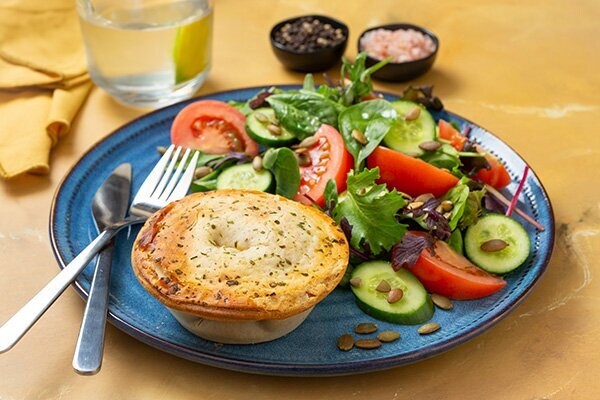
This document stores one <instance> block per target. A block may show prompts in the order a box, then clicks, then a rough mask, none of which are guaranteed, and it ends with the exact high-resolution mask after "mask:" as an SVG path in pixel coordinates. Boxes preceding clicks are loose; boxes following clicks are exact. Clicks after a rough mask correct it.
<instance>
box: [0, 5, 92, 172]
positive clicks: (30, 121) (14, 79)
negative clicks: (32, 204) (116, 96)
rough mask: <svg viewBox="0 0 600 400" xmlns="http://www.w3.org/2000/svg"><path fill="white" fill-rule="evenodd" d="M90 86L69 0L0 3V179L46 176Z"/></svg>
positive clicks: (78, 31) (75, 14) (72, 6)
mask: <svg viewBox="0 0 600 400" xmlns="http://www.w3.org/2000/svg"><path fill="white" fill-rule="evenodd" d="M90 88H91V82H90V80H89V76H88V75H87V73H86V65H85V55H84V51H83V42H82V40H81V34H80V30H79V23H78V20H77V12H76V10H75V1H73V0H2V1H1V2H0V177H3V178H11V177H13V176H15V175H19V174H21V173H24V172H29V173H37V174H45V173H48V172H49V170H50V166H49V163H48V161H49V155H50V150H51V148H52V146H54V145H55V144H56V143H57V142H58V140H59V139H60V137H62V136H63V135H65V134H66V133H67V132H68V131H69V129H70V126H71V121H72V120H73V118H74V117H75V115H76V114H77V111H78V110H79V108H80V107H81V105H82V104H83V102H84V101H85V98H86V96H87V94H88V92H89V90H90Z"/></svg>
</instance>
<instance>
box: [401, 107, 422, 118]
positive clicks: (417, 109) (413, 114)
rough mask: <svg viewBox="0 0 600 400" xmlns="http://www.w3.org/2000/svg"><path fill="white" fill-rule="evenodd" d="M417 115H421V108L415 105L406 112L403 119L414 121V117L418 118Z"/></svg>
mask: <svg viewBox="0 0 600 400" xmlns="http://www.w3.org/2000/svg"><path fill="white" fill-rule="evenodd" d="M419 115H421V108H420V107H415V108H413V109H412V110H410V111H409V112H407V113H406V115H405V116H404V120H405V121H414V120H415V119H417V118H419Z"/></svg>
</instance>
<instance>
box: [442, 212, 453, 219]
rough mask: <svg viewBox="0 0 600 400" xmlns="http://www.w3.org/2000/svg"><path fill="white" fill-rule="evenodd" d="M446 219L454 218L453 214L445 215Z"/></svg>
mask: <svg viewBox="0 0 600 400" xmlns="http://www.w3.org/2000/svg"><path fill="white" fill-rule="evenodd" d="M444 218H446V219H450V218H452V213H451V212H447V213H444Z"/></svg>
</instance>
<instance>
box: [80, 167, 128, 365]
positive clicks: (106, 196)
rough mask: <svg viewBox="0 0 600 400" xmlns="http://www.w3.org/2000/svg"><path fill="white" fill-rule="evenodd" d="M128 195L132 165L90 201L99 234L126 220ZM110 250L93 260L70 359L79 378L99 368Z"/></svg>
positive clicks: (120, 170) (116, 173) (113, 176)
mask: <svg viewBox="0 0 600 400" xmlns="http://www.w3.org/2000/svg"><path fill="white" fill-rule="evenodd" d="M130 193H131V165H130V164H127V163H126V164H121V165H120V166H119V167H117V168H116V169H115V170H114V171H113V172H112V173H111V174H110V176H109V177H108V178H107V179H106V180H105V181H104V183H103V184H102V185H101V186H100V188H99V189H98V191H97V192H96V194H95V196H94V199H93V201H92V216H93V219H94V223H95V225H96V228H97V229H98V231H99V232H102V231H103V230H104V229H105V228H106V227H107V226H109V225H111V224H113V223H115V222H117V221H120V220H122V219H123V218H125V216H126V214H127V209H128V206H129V196H130ZM113 250H114V245H113V243H112V242H111V243H109V244H108V245H107V246H106V247H105V248H104V249H103V250H102V251H101V252H100V253H99V254H98V257H97V258H96V264H95V269H94V277H93V280H92V284H91V286H90V292H89V296H88V301H87V304H86V307H85V311H84V314H83V321H82V322H81V328H80V330H79V337H78V339H77V345H76V347H75V354H74V356H73V368H74V369H75V371H76V372H77V373H79V374H81V375H94V374H96V373H98V371H100V368H101V366H102V355H103V352H104V330H105V326H106V314H107V310H108V293H109V289H110V270H111V265H112V255H113Z"/></svg>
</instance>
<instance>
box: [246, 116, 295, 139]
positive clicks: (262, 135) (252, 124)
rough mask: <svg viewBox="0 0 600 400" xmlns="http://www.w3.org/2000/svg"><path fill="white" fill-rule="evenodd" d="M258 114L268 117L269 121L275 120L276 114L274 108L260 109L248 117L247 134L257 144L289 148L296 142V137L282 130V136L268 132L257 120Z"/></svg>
mask: <svg viewBox="0 0 600 400" xmlns="http://www.w3.org/2000/svg"><path fill="white" fill-rule="evenodd" d="M256 113H262V114H263V115H265V116H267V117H268V118H269V119H271V120H274V119H275V112H274V111H273V109H272V108H259V109H256V110H254V111H252V112H251V113H250V115H248V116H247V117H246V132H247V133H248V136H250V138H252V140H254V141H255V142H256V143H260V144H264V145H265V146H269V147H283V146H289V145H291V144H293V143H294V142H296V141H297V140H296V137H295V136H294V135H293V134H292V133H290V132H288V131H286V130H285V129H283V128H281V127H280V129H281V135H278V136H277V135H273V134H272V133H271V132H269V131H268V129H267V126H266V125H265V124H264V123H262V122H260V121H259V120H257V119H256Z"/></svg>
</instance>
